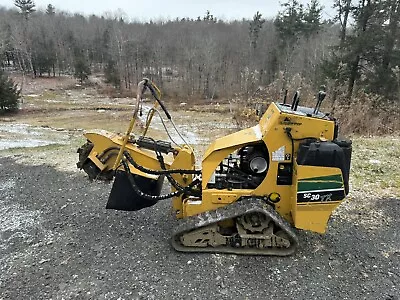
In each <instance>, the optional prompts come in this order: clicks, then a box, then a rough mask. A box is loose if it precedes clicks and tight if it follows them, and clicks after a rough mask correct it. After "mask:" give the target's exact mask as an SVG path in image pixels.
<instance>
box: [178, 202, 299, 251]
mask: <svg viewBox="0 0 400 300" xmlns="http://www.w3.org/2000/svg"><path fill="white" fill-rule="evenodd" d="M181 222H182V223H181V224H180V225H179V226H178V227H177V228H176V230H175V231H174V233H173V237H172V245H173V247H174V248H175V249H176V250H178V251H182V252H218V253H233V254H247V255H249V254H250V255H277V256H286V255H290V254H292V253H293V252H294V251H295V250H296V248H297V245H298V240H297V237H296V234H295V232H294V231H293V229H292V227H291V226H290V224H289V223H287V221H286V220H284V219H283V218H282V217H281V216H280V215H279V214H278V213H277V212H276V211H275V210H274V208H273V207H272V206H271V205H270V204H267V203H266V202H264V201H263V200H261V199H258V198H244V199H241V200H239V201H237V202H235V203H233V204H231V205H228V206H226V207H223V208H220V209H217V210H215V211H209V212H206V213H203V214H199V215H196V216H193V217H190V218H187V219H185V220H183V221H181Z"/></svg>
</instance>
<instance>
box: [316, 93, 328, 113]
mask: <svg viewBox="0 0 400 300" xmlns="http://www.w3.org/2000/svg"><path fill="white" fill-rule="evenodd" d="M325 97H326V92H324V91H319V92H318V97H317V98H318V100H317V104H316V105H315V108H314V115H316V114H318V112H319V109H320V107H321V103H322V101H323V100H324V99H325Z"/></svg>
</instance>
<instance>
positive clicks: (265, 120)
mask: <svg viewBox="0 0 400 300" xmlns="http://www.w3.org/2000/svg"><path fill="white" fill-rule="evenodd" d="M288 128H290V129H291V133H292V135H293V138H295V139H303V138H310V137H313V138H316V139H321V140H333V136H334V122H333V121H330V120H325V119H319V118H312V117H307V116H299V115H294V114H291V113H285V112H283V111H281V109H279V108H278V107H277V105H276V104H275V103H272V104H271V105H270V106H269V108H268V110H267V111H266V112H265V113H264V115H263V117H262V118H261V120H260V122H259V124H258V125H256V126H254V127H252V128H248V129H245V130H242V131H239V132H236V133H233V134H231V135H228V136H225V137H222V138H219V139H217V140H216V141H215V142H213V143H212V144H211V145H210V147H209V148H208V149H207V151H206V153H205V154H204V158H203V162H202V198H201V201H197V200H190V199H188V200H186V201H184V202H183V203H182V207H180V203H177V202H174V204H175V209H176V210H177V211H181V210H182V211H183V214H182V217H187V216H192V215H196V214H199V213H202V212H205V211H210V210H215V209H217V208H219V207H222V206H225V205H228V204H230V203H232V202H234V201H236V200H238V199H239V198H240V197H242V196H261V197H268V196H269V195H271V194H273V193H277V194H279V195H280V199H281V200H280V201H279V202H278V203H277V204H276V210H277V211H278V212H279V214H280V215H282V216H283V217H284V218H285V219H286V220H288V221H289V222H290V223H292V224H294V226H295V227H297V228H301V229H307V230H311V231H316V232H320V233H323V232H325V228H326V224H327V222H328V219H329V217H330V215H331V213H332V211H333V210H334V209H335V208H336V207H337V206H338V205H339V204H340V202H341V201H342V200H338V201H330V202H325V203H324V202H320V201H313V202H307V203H298V202H297V189H298V185H299V184H300V185H301V183H302V182H303V181H304V180H307V179H312V178H317V177H326V180H328V179H329V178H330V176H334V175H337V176H339V177H340V178H341V176H342V175H341V174H342V172H341V170H340V169H339V168H329V167H314V166H312V167H311V166H299V165H297V163H296V161H295V159H293V157H292V145H291V140H290V139H289V138H288V136H287V135H286V131H287V130H288ZM258 142H264V143H265V145H266V146H267V148H268V149H270V152H271V153H274V152H275V153H276V152H277V151H279V152H280V153H276V154H275V155H270V161H269V168H268V172H267V175H266V177H265V179H264V180H263V181H262V183H261V184H260V185H259V186H258V187H257V188H256V189H254V190H248V189H245V190H240V189H239V190H235V189H232V190H228V189H223V190H221V189H207V183H208V182H209V181H210V178H211V177H212V176H213V174H214V172H215V169H216V168H217V167H218V165H219V164H220V162H221V161H222V160H223V159H224V158H225V157H227V156H228V155H229V154H231V153H233V152H234V151H236V150H238V149H239V148H241V147H243V146H246V145H251V144H254V143H258ZM298 146H299V142H298V141H295V142H294V149H293V153H296V152H297V150H298ZM282 149H283V150H282ZM282 154H283V156H282ZM282 162H285V163H293V180H292V184H291V185H277V176H278V174H277V173H278V168H279V163H282ZM339 185H340V188H341V189H343V190H344V186H343V181H342V180H340V183H339ZM317 189H318V185H317V184H316V185H315V190H317ZM176 204H178V205H176Z"/></svg>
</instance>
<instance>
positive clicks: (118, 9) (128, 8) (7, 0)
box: [0, 0, 334, 21]
mask: <svg viewBox="0 0 400 300" xmlns="http://www.w3.org/2000/svg"><path fill="white" fill-rule="evenodd" d="M13 2H14V1H13V0H0V6H3V7H13V6H14V5H13ZM34 2H35V4H36V7H37V8H38V9H43V10H44V9H45V8H46V7H47V4H49V3H51V4H52V5H53V6H55V8H56V10H63V11H69V12H71V13H81V14H84V15H91V14H95V15H98V16H101V15H103V14H104V13H109V14H110V13H111V15H118V16H119V15H120V14H121V13H122V12H123V16H124V19H128V20H138V21H148V20H150V19H152V20H157V19H164V20H165V19H175V18H176V17H179V18H182V17H189V18H194V19H195V18H197V16H203V15H205V13H206V11H207V10H209V11H210V12H211V14H213V15H214V16H216V17H217V18H219V19H221V18H222V19H224V20H233V19H239V20H241V19H242V18H245V19H251V18H253V16H254V14H255V13H256V11H259V12H260V13H261V14H262V15H263V17H265V18H273V17H274V16H276V14H277V13H278V11H279V10H280V3H281V2H285V0H281V1H279V0H187V1H184V0H164V1H163V0H140V1H139V0H112V1H105V0H34ZM299 2H301V3H303V4H307V3H308V1H307V0H299ZM320 3H321V4H322V5H323V6H324V12H323V18H324V19H328V18H331V17H333V15H334V10H333V9H332V3H333V0H320Z"/></svg>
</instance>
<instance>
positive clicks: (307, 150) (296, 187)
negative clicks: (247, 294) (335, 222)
mask: <svg viewBox="0 0 400 300" xmlns="http://www.w3.org/2000/svg"><path fill="white" fill-rule="evenodd" d="M146 90H149V91H150V93H151V95H152V96H153V98H154V99H155V102H154V106H153V108H151V109H150V110H149V112H148V115H147V118H146V123H145V126H144V130H143V131H142V132H140V133H135V134H133V133H132V131H133V128H134V125H135V123H136V121H137V116H138V112H139V108H140V107H141V100H142V96H143V94H144V92H145V91H146ZM325 95H326V93H325V91H320V92H319V93H318V94H317V96H316V105H315V107H313V108H311V107H303V106H300V105H299V103H300V93H299V92H296V93H294V96H293V100H292V103H286V99H287V93H286V94H285V97H284V101H283V102H282V103H278V102H273V103H271V104H270V105H269V106H268V108H267V109H266V111H265V112H263V114H262V115H261V117H260V120H259V123H258V124H257V125H256V126H254V127H251V128H248V129H244V130H241V131H238V132H236V133H233V134H230V135H227V136H223V137H220V138H218V139H216V140H215V141H214V142H213V143H211V144H210V146H209V147H208V149H207V150H206V151H205V153H204V155H203V158H202V161H201V164H200V163H199V164H198V165H201V168H196V161H195V157H194V150H193V148H192V147H191V146H190V145H189V144H188V143H187V142H186V141H185V138H184V135H185V134H181V133H180V132H179V131H178V129H177V127H176V126H175V124H174V122H173V120H172V117H171V115H170V113H169V112H168V110H167V108H166V106H165V105H164V103H163V102H162V101H161V92H160V90H159V89H158V87H157V86H156V85H155V84H154V83H153V82H152V81H150V80H149V79H147V78H145V79H143V80H142V81H141V82H139V84H138V88H137V97H136V106H135V110H134V112H133V115H132V119H131V121H130V123H129V126H128V129H127V131H126V133H125V134H124V135H120V134H116V133H111V132H107V131H105V130H100V131H89V132H86V133H85V134H84V135H85V137H86V140H87V142H86V143H85V144H84V145H82V146H81V147H80V148H79V149H78V153H79V161H78V163H77V166H78V168H79V169H82V170H84V171H85V172H86V173H87V174H88V176H89V178H90V179H91V180H96V179H101V180H108V181H110V180H114V183H113V186H112V189H111V193H110V196H109V199H108V203H107V208H108V209H117V210H127V211H136V210H140V209H143V208H146V207H150V206H153V205H156V204H157V202H158V201H161V200H165V199H171V202H172V210H173V213H174V215H175V216H176V218H177V220H178V225H177V227H176V228H175V230H174V232H173V233H172V246H173V247H174V248H175V249H176V250H177V251H183V252H218V253H233V254H242V255H277V256H286V255H290V254H293V253H294V252H295V251H296V248H297V247H298V244H299V241H298V238H297V236H296V228H297V229H303V230H309V231H313V232H318V233H324V232H325V231H326V227H327V223H328V221H329V218H330V216H331V214H332V212H333V211H334V210H335V209H336V208H337V207H338V206H339V205H340V203H341V202H342V201H343V200H344V198H345V197H346V195H347V194H348V192H349V172H350V162H351V152H352V143H351V141H349V140H344V139H340V138H338V124H337V121H336V120H335V119H334V118H332V117H330V116H329V114H325V113H323V112H321V111H320V107H321V103H322V101H323V100H324V98H325ZM159 109H160V110H162V111H163V113H164V114H165V117H163V116H162V113H161V111H160V110H159ZM154 117H158V118H160V120H161V123H162V124H163V126H164V129H165V130H166V132H167V135H168V137H169V138H170V141H160V140H155V139H153V138H152V137H151V136H148V135H147V132H148V129H149V127H150V125H151V122H152V119H153V118H154ZM171 130H174V131H176V133H177V135H175V136H179V140H178V141H175V140H173V139H172V138H171V134H170V131H171ZM165 182H168V183H169V184H170V186H171V189H170V191H165V190H164V192H163V190H162V187H163V184H164V183H165Z"/></svg>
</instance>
